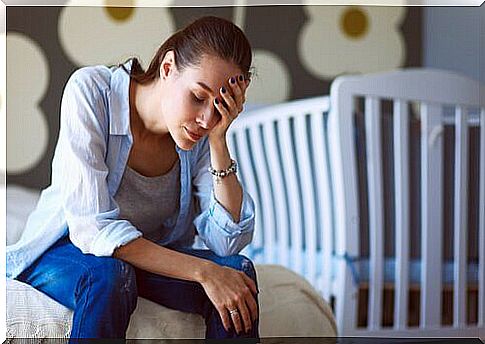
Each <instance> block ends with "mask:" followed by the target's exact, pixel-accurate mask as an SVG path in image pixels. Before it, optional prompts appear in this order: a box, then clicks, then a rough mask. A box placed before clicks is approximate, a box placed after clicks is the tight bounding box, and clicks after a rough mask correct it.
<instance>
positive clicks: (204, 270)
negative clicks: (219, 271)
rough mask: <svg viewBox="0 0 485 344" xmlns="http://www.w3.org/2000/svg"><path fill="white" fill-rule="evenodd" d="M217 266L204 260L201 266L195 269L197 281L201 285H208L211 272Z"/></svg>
mask: <svg viewBox="0 0 485 344" xmlns="http://www.w3.org/2000/svg"><path fill="white" fill-rule="evenodd" d="M215 265H216V264H215V263H213V262H211V261H209V260H206V259H202V261H201V262H200V264H199V265H198V266H197V268H196V269H195V273H194V278H195V281H196V282H198V283H200V284H204V283H206V282H207V281H208V280H209V275H210V273H211V271H212V270H213V269H214V266H215Z"/></svg>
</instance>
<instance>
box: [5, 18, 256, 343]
mask: <svg viewBox="0 0 485 344" xmlns="http://www.w3.org/2000/svg"><path fill="white" fill-rule="evenodd" d="M250 66H251V47H250V45H249V42H248V41H247V39H246V37H245V36H244V34H243V32H242V31H241V30H240V29H239V28H237V27H236V26H235V25H234V24H232V23H231V22H229V21H226V20H224V19H220V18H216V17H203V18H200V19H198V20H196V21H194V22H193V23H192V24H190V25H189V26H187V27H186V28H184V29H183V30H180V31H178V32H176V33H175V34H174V35H173V36H171V37H170V38H169V39H168V40H167V41H165V43H163V44H162V45H161V46H160V48H159V50H158V52H157V53H156V55H155V57H154V58H153V60H152V61H151V63H150V66H149V67H148V69H147V71H146V72H144V71H143V70H142V68H141V67H140V65H139V63H138V61H137V60H136V59H131V60H129V61H128V62H126V63H124V64H122V65H120V66H118V67H110V68H108V67H105V66H93V67H84V68H81V69H79V70H77V71H76V72H75V73H73V75H72V76H71V77H70V79H69V81H68V82H67V84H66V87H65V90H64V94H63V98H62V102H61V124H60V132H59V140H58V143H57V146H56V151H55V155H54V159H53V162H52V183H51V185H50V186H49V187H48V188H47V189H45V190H44V191H43V192H42V194H41V198H40V200H39V203H38V205H37V208H36V210H35V211H34V212H33V213H32V214H31V215H30V216H29V219H28V221H27V224H26V228H25V231H24V234H23V236H22V238H21V240H20V241H19V242H18V243H17V244H15V245H14V246H10V247H7V275H8V277H11V278H17V279H18V280H20V281H23V282H26V283H29V284H30V285H32V286H33V287H35V288H37V289H39V290H41V291H42V292H44V293H46V294H47V295H49V296H50V297H52V298H53V299H55V300H57V301H58V302H60V303H61V304H63V305H65V306H67V307H69V308H71V309H73V310H74V318H73V324H72V332H71V338H125V336H126V329H127V327H128V323H129V320H130V316H131V314H132V312H133V311H134V309H135V307H136V301H137V297H138V296H142V297H144V298H147V299H149V300H152V301H154V302H157V303H159V304H161V305H164V306H167V307H170V308H174V309H178V310H181V311H186V312H193V313H198V314H201V315H202V316H203V317H204V318H205V322H206V325H207V331H206V337H207V338H235V337H251V338H258V336H259V334H258V301H257V293H258V290H257V281H256V274H255V270H254V267H253V264H252V263H251V261H250V260H249V259H247V258H246V257H244V256H241V255H238V252H239V251H240V250H241V249H242V248H244V247H245V246H246V245H247V244H248V243H249V242H250V241H251V239H252V235H253V230H254V204H253V202H252V200H251V198H250V196H249V195H248V194H247V193H246V192H244V190H242V188H241V185H240V184H239V181H238V179H237V177H236V170H237V165H236V163H235V161H233V160H231V157H230V155H229V151H228V148H227V145H226V132H227V130H228V128H229V126H230V124H231V123H232V121H234V120H235V119H236V118H237V116H238V114H239V113H240V112H241V111H242V109H243V103H244V101H245V92H246V88H247V87H248V85H249V80H250V71H249V69H250ZM213 181H214V182H213ZM196 233H197V234H198V235H199V237H200V238H201V239H202V240H203V241H204V243H205V244H206V245H207V247H208V248H209V250H196V249H193V248H191V246H192V244H193V242H194V236H195V234H196Z"/></svg>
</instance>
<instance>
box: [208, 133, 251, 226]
mask: <svg viewBox="0 0 485 344" xmlns="http://www.w3.org/2000/svg"><path fill="white" fill-rule="evenodd" d="M209 146H210V156H211V166H212V168H214V169H215V170H226V169H227V168H228V167H229V166H230V165H231V158H230V155H229V149H228V148H227V144H226V140H225V139H222V140H209ZM213 185H214V186H213V187H214V196H215V198H216V200H217V201H218V202H219V203H220V204H221V205H222V206H223V207H224V208H225V209H226V210H227V211H228V212H229V213H230V214H231V216H232V219H233V221H234V222H235V223H238V222H239V216H240V213H241V203H242V198H243V194H242V187H241V184H240V183H239V180H238V179H237V176H236V175H235V174H234V173H231V174H229V175H228V176H226V177H224V178H221V179H220V180H219V181H218V182H214V183H213Z"/></svg>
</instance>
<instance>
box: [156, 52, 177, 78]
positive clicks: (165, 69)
mask: <svg viewBox="0 0 485 344" xmlns="http://www.w3.org/2000/svg"><path fill="white" fill-rule="evenodd" d="M159 72H160V79H162V80H165V79H166V78H168V77H169V76H170V75H171V74H174V73H175V74H176V73H177V67H176V66H175V54H174V52H173V50H170V51H167V53H166V54H165V56H164V57H163V60H162V63H160V71H159Z"/></svg>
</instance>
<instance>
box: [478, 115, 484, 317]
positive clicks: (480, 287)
mask: <svg viewBox="0 0 485 344" xmlns="http://www.w3.org/2000/svg"><path fill="white" fill-rule="evenodd" d="M479 180H480V181H479V183H480V190H479V202H478V204H479V207H478V209H479V212H480V213H479V226H478V231H479V237H478V240H479V243H478V245H479V246H478V247H479V253H478V256H479V264H478V301H479V304H478V326H485V108H482V109H480V179H479Z"/></svg>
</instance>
